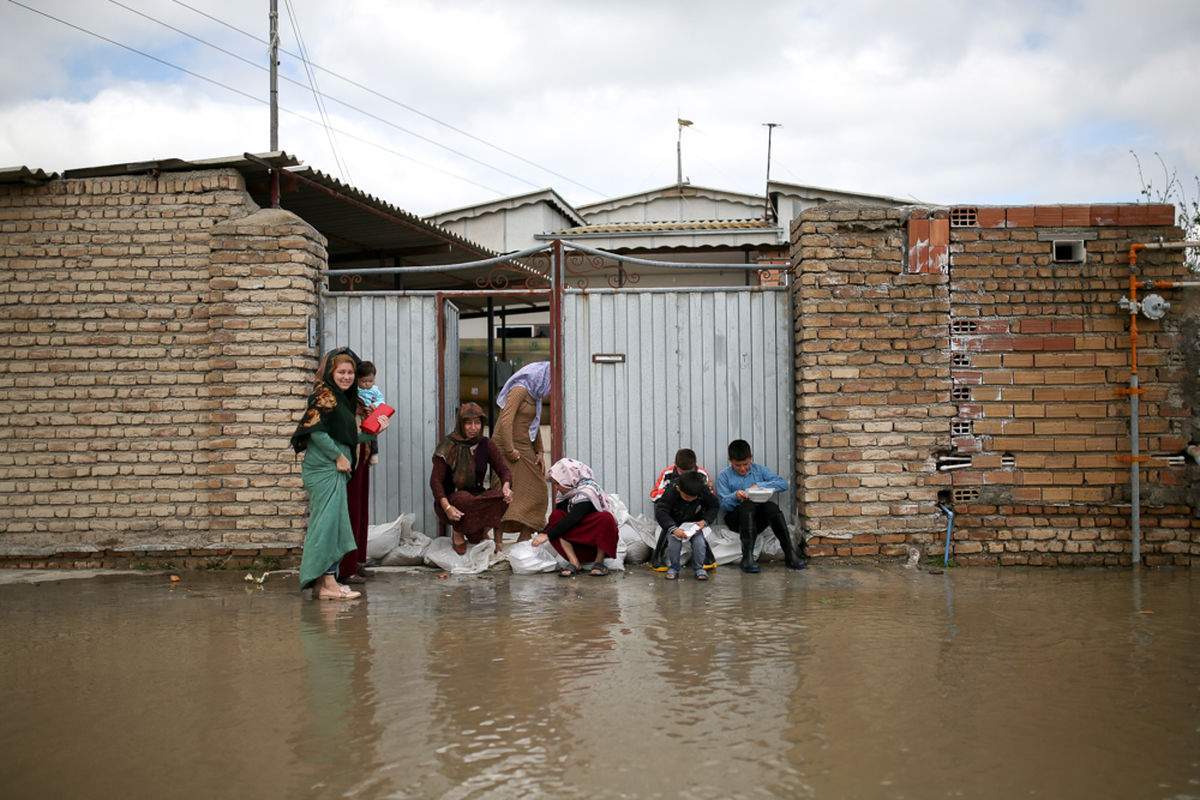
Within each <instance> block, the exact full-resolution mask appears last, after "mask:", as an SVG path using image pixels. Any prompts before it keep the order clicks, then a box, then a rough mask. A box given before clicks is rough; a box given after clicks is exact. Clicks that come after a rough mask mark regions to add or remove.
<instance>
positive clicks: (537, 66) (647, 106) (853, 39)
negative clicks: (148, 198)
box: [0, 0, 1200, 214]
mask: <svg viewBox="0 0 1200 800" xmlns="http://www.w3.org/2000/svg"><path fill="white" fill-rule="evenodd" d="M278 5H279V11H280V20H279V31H280V48H281V53H280V61H281V64H280V68H279V69H280V80H279V106H280V123H279V144H280V148H281V149H283V150H285V151H287V152H288V153H290V154H292V155H295V156H298V157H299V158H300V159H301V160H303V162H304V163H305V164H307V165H309V166H312V167H314V168H316V169H319V170H322V171H324V172H326V173H329V174H331V175H333V176H335V177H337V178H339V179H341V180H343V181H346V182H348V183H351V184H353V185H355V186H357V187H359V188H361V189H363V190H365V191H367V192H370V193H371V194H374V195H377V196H378V197H380V198H382V199H384V200H386V201H388V202H391V203H393V204H395V205H397V206H399V207H401V208H404V209H407V210H409V211H412V212H415V213H418V214H429V213H433V212H436V211H440V210H446V209H450V208H456V207H460V206H465V205H471V204H475V203H482V202H487V201H491V200H495V199H498V198H500V197H504V196H508V195H514V194H523V193H525V192H529V191H534V190H537V189H542V188H546V187H550V188H553V189H555V190H557V191H558V192H559V194H561V195H562V196H563V197H564V198H565V199H566V200H567V201H569V202H571V203H574V204H576V205H583V204H586V203H590V202H594V201H597V200H600V199H603V198H605V197H613V196H620V195H625V194H632V193H635V192H640V191H643V190H647V189H652V188H657V187H661V186H665V185H668V184H671V183H674V182H675V179H676V168H677V167H676V146H677V143H678V142H679V141H680V139H681V141H682V154H683V156H682V164H683V175H684V178H685V180H690V181H691V182H692V183H694V184H699V185H703V186H711V187H717V188H722V189H728V190H733V191H744V192H755V193H761V192H762V191H763V188H764V184H765V180H766V173H767V132H768V128H767V127H765V125H764V123H768V122H770V123H778V125H779V127H776V128H774V129H773V134H772V147H771V164H770V175H771V178H772V179H775V180H781V181H788V182H792V183H800V184H809V185H814V186H823V187H829V188H836V189H842V190H847V191H856V192H866V193H871V194H883V195H891V196H895V197H902V198H909V199H913V200H920V201H925V202H933V203H944V204H951V203H1038V202H1047V203H1069V202H1103V201H1136V200H1138V199H1140V192H1139V190H1140V188H1141V185H1142V184H1141V183H1140V182H1139V176H1138V169H1137V164H1136V163H1135V161H1134V157H1133V155H1131V152H1130V151H1133V152H1135V153H1137V154H1138V155H1139V156H1140V158H1141V164H1142V170H1143V174H1144V177H1145V179H1147V180H1149V181H1152V182H1153V185H1154V188H1155V190H1156V191H1158V190H1161V189H1162V188H1163V186H1164V183H1165V182H1166V179H1165V177H1164V168H1163V165H1164V164H1165V165H1166V168H1167V170H1168V173H1169V172H1172V171H1173V172H1174V173H1175V174H1176V175H1177V176H1178V178H1179V179H1180V181H1181V182H1182V185H1183V187H1184V189H1185V190H1186V191H1187V193H1188V197H1189V198H1190V199H1192V200H1195V199H1197V197H1196V195H1197V185H1196V178H1195V176H1196V175H1198V174H1200V128H1198V125H1197V123H1198V121H1200V120H1198V118H1200V114H1198V112H1197V110H1196V101H1197V100H1198V99H1200V34H1198V33H1197V32H1198V31H1200V3H1197V2H1194V0H1139V2H1137V3H1132V4H1131V3H1127V2H1117V1H1116V0H1028V1H1027V0H993V2H986V3H985V2H977V1H976V0H961V2H960V1H956V0H928V1H927V2H919V1H918V0H912V1H911V2H906V1H905V0H742V2H714V1H712V0H604V2H596V0H503V1H501V0H492V2H485V1H484V0H339V1H338V2H332V1H331V0H278ZM269 7H270V3H269V0H119V1H118V0H0V30H3V31H4V32H5V34H6V35H5V37H4V39H5V46H4V48H3V49H2V51H0V67H2V68H0V167H10V166H22V165H24V166H28V167H31V168H41V169H44V170H46V171H48V172H49V171H62V170H64V169H71V168H76V167H86V166H98V165H105V164H115V163H124V162H133V161H145V160H151V159H160V158H183V159H200V158H214V157H220V156H229V155H236V154H241V153H243V152H246V151H250V152H265V151H267V150H268V149H269V145H270V126H269V121H270V116H269V104H268V101H269V93H268V88H269V79H268V72H267V44H266V40H267V36H268V31H269V21H268V17H269V14H268V11H269ZM302 53H304V54H307V60H308V62H309V64H310V65H311V75H312V77H311V78H310V71H309V70H306V68H305V62H304V59H303V58H302V57H301V55H302ZM313 78H315V83H316V89H317V90H318V91H319V92H320V93H321V95H322V97H323V102H322V104H321V106H322V107H318V104H317V103H316V101H315V100H314V89H313ZM323 118H324V119H325V120H326V123H325V124H323V123H322V119H323ZM680 118H684V119H688V120H691V121H692V122H693V123H694V124H693V125H692V126H691V127H688V128H686V129H683V130H682V133H681V130H680V127H679V125H678V123H677V120H679V119H680ZM1156 153H1157V154H1158V156H1156V155H1155V154H1156ZM1159 157H1161V162H1160V160H1159Z"/></svg>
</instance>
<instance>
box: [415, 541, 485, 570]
mask: <svg viewBox="0 0 1200 800" xmlns="http://www.w3.org/2000/svg"><path fill="white" fill-rule="evenodd" d="M495 549H496V546H495V544H494V543H493V542H492V540H491V539H484V540H483V541H482V542H479V543H478V544H468V545H467V552H465V553H463V554H462V555H461V556H460V555H459V554H458V553H456V552H454V543H453V542H452V541H451V540H450V537H449V536H439V537H437V538H436V539H434V540H433V541H432V542H430V543H429V547H427V548H425V563H426V564H428V565H429V566H431V567H438V568H440V569H444V570H445V571H446V572H449V573H450V574H451V575H474V574H476V573H479V572H483V571H484V570H485V569H487V568H488V565H489V564H490V563H491V559H492V553H494V552H495Z"/></svg>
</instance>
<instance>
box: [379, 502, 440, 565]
mask: <svg viewBox="0 0 1200 800" xmlns="http://www.w3.org/2000/svg"><path fill="white" fill-rule="evenodd" d="M400 519H401V520H402V523H401V526H400V541H399V543H398V544H397V545H396V546H395V547H393V548H392V549H391V551H389V552H388V554H387V555H385V556H384V557H383V558H382V559H380V561H379V565H380V566H382V567H416V566H420V565H421V564H424V563H425V550H426V549H427V548H428V547H429V543H430V541H432V540H431V539H430V538H429V537H428V536H426V535H425V534H423V533H421V532H420V531H414V530H413V529H412V521H413V515H412V514H402V515H401V517H400Z"/></svg>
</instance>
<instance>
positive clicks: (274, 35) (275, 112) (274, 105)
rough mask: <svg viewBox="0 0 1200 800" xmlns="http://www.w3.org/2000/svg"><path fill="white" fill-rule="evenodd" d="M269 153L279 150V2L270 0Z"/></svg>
mask: <svg viewBox="0 0 1200 800" xmlns="http://www.w3.org/2000/svg"><path fill="white" fill-rule="evenodd" d="M268 53H269V55H270V59H271V152H272V153H274V152H276V151H278V150H279V0H271V43H270V50H268Z"/></svg>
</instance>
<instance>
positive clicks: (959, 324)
mask: <svg viewBox="0 0 1200 800" xmlns="http://www.w3.org/2000/svg"><path fill="white" fill-rule="evenodd" d="M978 330H979V323H978V322H976V321H975V320H973V319H956V320H954V321H953V322H951V323H950V332H951V333H975V332H976V331H978Z"/></svg>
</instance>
